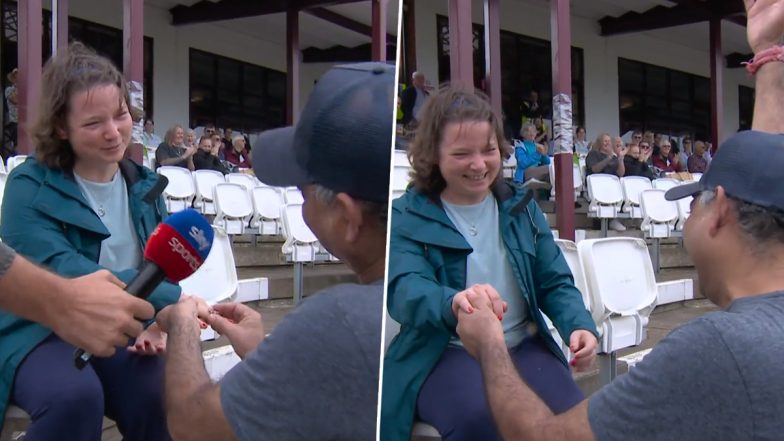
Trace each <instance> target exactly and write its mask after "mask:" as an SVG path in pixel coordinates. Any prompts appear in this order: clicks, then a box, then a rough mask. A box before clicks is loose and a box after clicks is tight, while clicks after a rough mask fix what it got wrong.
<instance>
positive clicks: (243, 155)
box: [224, 135, 253, 168]
mask: <svg viewBox="0 0 784 441" xmlns="http://www.w3.org/2000/svg"><path fill="white" fill-rule="evenodd" d="M231 144H232V148H230V149H228V150H226V151H225V152H224V156H225V157H226V161H228V162H230V163H232V164H234V165H235V166H237V167H239V168H251V167H253V165H252V164H251V159H250V152H249V151H248V149H247V148H245V138H243V137H242V136H240V135H237V136H235V137H234V138H233V139H232V140H231Z"/></svg>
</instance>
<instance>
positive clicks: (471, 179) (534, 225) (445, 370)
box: [380, 86, 597, 441]
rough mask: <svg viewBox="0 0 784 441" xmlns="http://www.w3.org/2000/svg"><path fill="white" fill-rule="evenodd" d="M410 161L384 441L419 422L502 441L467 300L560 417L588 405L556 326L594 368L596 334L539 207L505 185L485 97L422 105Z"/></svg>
mask: <svg viewBox="0 0 784 441" xmlns="http://www.w3.org/2000/svg"><path fill="white" fill-rule="evenodd" d="M422 112H423V113H422V115H423V117H422V119H421V124H420V126H419V129H418V131H417V135H416V138H415V139H414V141H413V142H412V144H411V145H410V147H409V151H408V155H409V159H410V161H411V164H413V169H414V172H413V188H409V190H408V191H407V192H406V193H405V194H404V195H403V196H402V197H401V198H399V199H397V200H395V201H394V202H393V208H392V222H391V233H390V234H391V238H390V244H389V268H388V275H387V277H388V279H387V280H388V291H387V292H388V294H387V295H388V297H387V302H388V305H387V306H388V311H389V314H390V316H391V317H392V318H393V319H394V320H396V321H397V322H399V323H400V325H401V330H400V333H399V334H398V335H397V336H396V337H395V338H394V340H393V341H392V342H391V344H390V346H389V348H388V350H387V353H386V355H385V359H384V370H383V373H384V378H383V385H382V397H381V399H382V405H381V429H380V439H381V440H383V441H404V440H408V439H409V437H410V432H411V428H412V424H413V422H414V421H415V420H421V421H423V422H425V423H428V424H430V425H433V426H435V428H436V429H437V430H438V431H439V433H440V434H441V436H442V438H443V439H444V440H483V441H492V440H497V439H499V436H498V433H497V430H496V427H495V424H494V423H493V419H492V416H491V415H490V411H489V409H488V406H487V403H486V400H485V397H484V393H483V381H482V377H481V373H480V369H479V364H478V363H476V362H475V361H474V360H473V359H472V358H471V356H470V355H469V354H468V353H467V352H466V351H465V349H464V348H463V347H462V345H461V343H460V339H459V338H458V336H457V335H456V333H455V326H456V324H457V319H456V315H457V311H458V310H462V311H465V312H468V313H470V312H471V311H472V310H473V305H472V304H471V303H470V302H469V301H468V294H469V293H475V294H478V295H480V296H483V297H482V298H485V299H488V300H489V301H490V302H492V304H493V308H494V313H495V315H496V316H497V317H498V319H499V320H500V321H501V323H502V324H503V329H504V335H505V338H506V344H507V347H508V348H509V350H510V352H511V354H512V358H513V359H514V360H515V365H516V366H517V368H518V370H519V371H520V373H521V374H522V376H523V377H524V378H525V380H526V381H527V382H528V383H529V384H531V385H532V386H533V388H534V389H535V390H536V392H537V393H538V394H539V396H540V397H541V398H542V399H543V400H544V401H545V402H546V403H547V404H548V405H549V406H550V408H551V409H552V410H553V411H554V412H557V413H560V412H564V411H566V410H568V409H569V408H571V407H572V406H574V405H575V404H577V403H579V402H580V401H581V400H582V396H583V395H582V393H581V392H580V390H579V389H578V387H577V385H576V384H575V382H574V381H573V379H572V375H571V372H570V370H569V367H568V365H567V362H566V358H565V357H564V355H563V353H562V352H561V350H560V348H559V347H558V345H557V344H556V343H555V341H554V339H553V338H552V336H551V335H550V333H549V332H548V327H547V324H546V323H545V320H544V316H543V315H542V312H544V313H545V314H547V316H548V317H549V318H550V319H552V322H553V323H554V324H555V327H556V328H557V329H558V331H559V333H560V334H561V336H563V338H564V341H566V342H568V343H569V347H570V349H571V351H572V353H573V355H574V359H573V361H572V364H573V365H574V366H575V367H576V368H580V369H582V368H586V367H587V366H588V365H589V364H590V363H591V362H592V360H593V359H594V357H595V349H596V346H597V339H596V327H595V325H594V323H593V321H592V319H591V316H590V314H589V312H588V311H587V310H586V309H585V306H584V304H583V300H582V297H581V295H580V292H579V291H578V290H577V288H575V285H574V281H573V278H572V274H571V272H570V270H569V267H568V265H567V264H566V261H565V259H564V257H563V255H562V253H561V252H560V250H559V248H558V246H557V245H556V244H555V242H554V240H553V236H552V233H551V232H550V229H549V228H548V226H547V221H546V219H545V217H544V215H543V214H542V212H541V210H540V209H539V207H538V206H537V205H536V203H535V202H533V201H532V200H531V198H530V196H528V194H527V192H526V191H525V190H524V189H523V188H522V187H521V186H517V185H514V184H511V183H506V182H504V181H503V180H502V177H501V175H500V173H499V172H500V170H501V161H502V158H503V157H505V156H507V155H508V154H509V150H510V146H509V145H508V144H507V143H506V142H505V141H504V138H503V129H502V125H501V120H500V118H499V117H498V116H497V115H495V114H494V113H493V111H492V109H491V107H490V104H489V103H488V101H487V99H486V97H485V96H484V95H480V92H474V91H466V90H463V89H461V88H460V87H459V86H448V87H445V88H443V89H442V90H440V91H439V93H438V94H437V95H435V96H433V97H431V99H430V100H429V101H428V103H427V104H425V107H424V108H423V111H422Z"/></svg>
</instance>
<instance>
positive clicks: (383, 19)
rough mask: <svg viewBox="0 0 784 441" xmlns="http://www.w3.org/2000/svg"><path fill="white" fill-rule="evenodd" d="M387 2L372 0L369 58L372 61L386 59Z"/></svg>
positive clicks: (385, 0) (384, 0)
mask: <svg viewBox="0 0 784 441" xmlns="http://www.w3.org/2000/svg"><path fill="white" fill-rule="evenodd" d="M387 3H388V0H372V5H373V6H372V11H371V12H372V16H373V42H372V44H371V58H372V60H373V61H382V62H383V61H387Z"/></svg>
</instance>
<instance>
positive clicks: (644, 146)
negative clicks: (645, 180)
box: [639, 141, 653, 166]
mask: <svg viewBox="0 0 784 441" xmlns="http://www.w3.org/2000/svg"><path fill="white" fill-rule="evenodd" d="M639 145H640V155H641V156H643V157H645V163H646V164H648V166H651V165H653V161H652V160H651V158H652V157H653V148H651V145H650V144H648V143H647V142H645V141H643V142H641V143H640V144H639Z"/></svg>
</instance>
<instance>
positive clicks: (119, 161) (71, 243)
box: [0, 44, 181, 441]
mask: <svg viewBox="0 0 784 441" xmlns="http://www.w3.org/2000/svg"><path fill="white" fill-rule="evenodd" d="M125 84H126V83H125V81H124V79H123V78H122V75H120V73H119V72H118V71H117V70H116V68H114V66H113V65H112V64H111V62H110V61H109V60H106V59H104V58H102V57H99V56H97V55H96V54H95V53H93V52H92V51H90V50H88V49H86V48H85V47H84V46H82V45H81V44H74V45H71V47H69V48H68V49H67V50H65V51H62V52H59V53H58V54H57V55H56V56H55V57H54V58H53V59H52V60H50V61H49V62H48V63H47V65H46V67H45V69H44V74H43V78H42V90H41V96H42V101H41V106H40V108H39V119H38V121H37V122H36V124H35V125H34V126H33V130H32V134H33V138H34V140H35V142H36V147H37V154H36V157H35V158H29V159H28V160H27V161H26V162H25V163H23V164H22V165H20V166H18V167H17V168H15V169H14V170H13V172H12V173H11V175H10V176H9V178H8V182H7V183H6V187H5V194H4V199H3V204H2V210H3V215H2V221H1V222H0V236H1V237H2V240H3V242H5V243H6V244H8V245H9V246H11V247H12V248H14V249H15V250H16V251H17V252H18V253H19V254H22V255H24V256H26V257H27V258H29V259H30V260H32V261H34V262H38V263H39V264H41V265H43V266H46V267H48V268H49V269H51V270H52V271H54V272H56V273H58V274H61V275H64V276H80V275H83V274H89V273H92V272H94V271H97V270H99V269H101V268H107V269H109V270H111V271H112V272H114V274H116V275H117V276H118V277H119V278H120V279H121V280H123V281H124V282H126V283H127V282H129V281H130V280H131V279H132V278H133V276H135V274H136V270H135V268H137V265H138V264H139V263H140V262H141V257H142V251H143V247H144V245H145V244H146V242H147V239H148V238H149V237H150V235H151V234H152V232H153V230H154V229H155V227H156V226H157V225H158V224H159V223H160V222H161V221H162V220H163V217H164V215H165V213H166V211H165V206H164V204H163V199H162V197H161V193H162V191H163V188H164V187H165V185H166V181H165V180H163V179H161V178H160V177H159V176H157V175H156V174H155V173H153V172H152V171H150V170H149V169H146V168H143V167H141V166H138V165H136V164H135V163H133V162H131V161H130V160H124V159H123V155H124V153H125V149H126V147H127V146H128V145H129V144H130V134H131V126H132V121H131V117H130V114H129V110H128V105H127V103H128V91H127V88H126V85H125ZM180 294H181V292H180V288H179V287H178V286H176V285H172V284H169V283H163V284H161V285H160V286H159V287H158V288H157V289H155V291H154V292H153V293H152V295H151V296H150V297H149V301H150V302H151V303H152V304H153V306H154V307H155V308H156V310H160V309H162V308H163V307H165V306H166V305H169V304H172V303H175V302H176V301H177V300H178V299H179V297H180ZM151 328H157V326H156V325H152V326H151V327H150V328H148V330H147V331H145V333H143V334H142V335H140V336H139V338H137V344H139V343H140V342H142V341H144V342H147V343H148V344H140V345H139V348H140V349H136V350H134V349H133V348H131V350H127V349H125V348H118V350H117V351H116V353H115V355H113V356H111V357H109V358H93V360H92V362H91V363H90V364H89V365H88V366H87V367H85V368H84V369H83V370H81V371H80V370H77V369H76V368H75V366H74V351H75V348H74V347H72V346H70V345H68V344H67V343H65V342H64V341H62V340H61V339H60V338H59V337H57V336H56V335H54V334H52V331H51V330H50V329H47V328H45V327H44V326H42V325H39V324H37V323H33V322H30V321H27V320H24V319H21V318H19V317H16V316H14V315H12V314H8V313H5V312H0V335H2V338H0V363H1V364H2V366H3V369H2V373H1V374H0V375H1V377H0V415H2V414H3V413H4V412H5V408H6V407H7V405H8V403H9V401H10V402H11V403H13V404H16V405H17V406H19V407H21V408H22V409H24V410H25V411H26V412H27V413H28V414H30V416H31V418H32V424H31V426H30V428H29V430H28V431H27V438H26V439H29V440H54V439H78V440H96V441H98V440H100V439H101V432H102V430H101V429H102V418H103V416H104V415H106V416H108V417H110V418H112V419H114V420H115V421H116V422H117V425H118V428H119V430H120V432H121V433H122V434H123V437H124V439H125V440H139V441H141V440H148V441H158V440H168V439H169V435H168V431H167V430H166V419H165V415H164V413H163V406H162V395H163V385H162V378H163V360H162V359H161V358H160V357H157V356H143V355H152V354H156V353H157V352H158V348H156V347H154V345H155V344H162V343H161V340H160V338H161V337H160V332H159V331H158V333H157V334H156V333H155V332H154V331H153V330H152V329H151ZM133 352H140V353H136V354H135V353H133Z"/></svg>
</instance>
